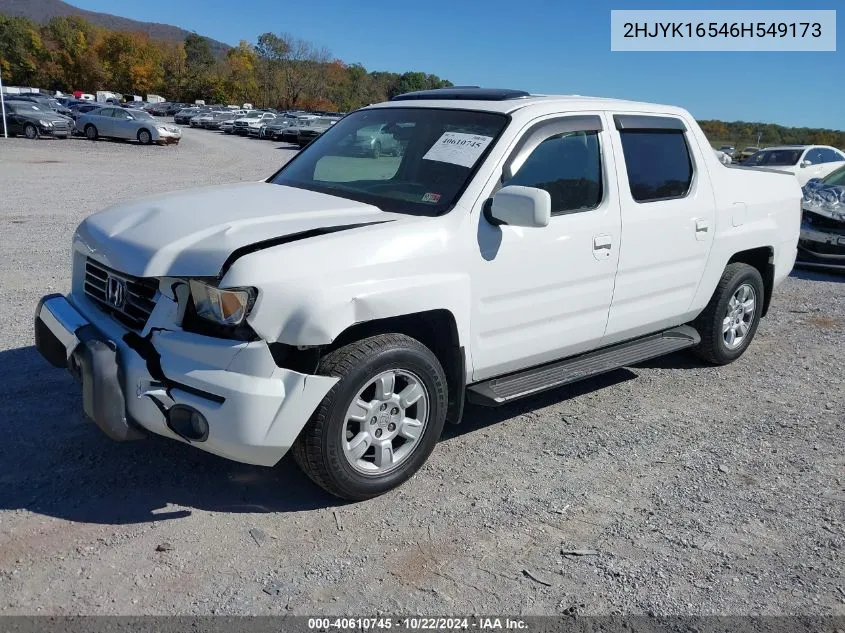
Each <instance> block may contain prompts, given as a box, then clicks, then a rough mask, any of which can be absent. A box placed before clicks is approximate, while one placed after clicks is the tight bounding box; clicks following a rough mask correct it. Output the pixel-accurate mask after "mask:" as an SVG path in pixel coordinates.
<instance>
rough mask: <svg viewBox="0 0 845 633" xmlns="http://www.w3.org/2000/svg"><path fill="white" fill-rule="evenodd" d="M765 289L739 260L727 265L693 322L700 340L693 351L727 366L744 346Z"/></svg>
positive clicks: (754, 326) (753, 330) (757, 321)
mask: <svg viewBox="0 0 845 633" xmlns="http://www.w3.org/2000/svg"><path fill="white" fill-rule="evenodd" d="M764 297H765V289H764V287H763V278H762V277H761V276H760V272H759V271H758V270H757V269H756V268H754V267H753V266H749V265H748V264H742V263H739V262H737V263H734V264H729V265H728V266H727V267H725V272H724V273H722V278H721V279H720V280H719V284H718V285H717V286H716V291H715V292H714V293H713V297H712V298H711V299H710V303H708V304H707V307H706V308H704V311H703V312H702V313H701V314H700V315H699V316H698V318H697V319H696V320H695V321H694V322H693V327H695V329H696V330H698V333H699V334H701V343H699V344H698V345H697V346H696V347H695V348H694V349H693V351H694V352H695V354H696V355H698V356H699V357H700V358H702V359H703V360H706V361H707V362H709V363H713V364H714V365H727V364H728V363H731V362H733V361H735V360H736V359H737V358H739V357H740V356H742V354H743V352H745V350H746V349H748V346H749V345H750V344H751V341H752V339H753V338H754V334H755V333H756V332H757V326H758V325H759V324H760V315H761V312H762V309H763V299H764Z"/></svg>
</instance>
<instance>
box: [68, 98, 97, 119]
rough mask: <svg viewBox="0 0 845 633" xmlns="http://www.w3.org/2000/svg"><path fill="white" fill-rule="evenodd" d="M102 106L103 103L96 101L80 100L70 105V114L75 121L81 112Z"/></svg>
mask: <svg viewBox="0 0 845 633" xmlns="http://www.w3.org/2000/svg"><path fill="white" fill-rule="evenodd" d="M102 107H103V104H102V103H97V102H96V101H82V102H80V103H75V104H73V105H72V106H71V108H70V116H71V118H72V119H73V120H74V121H76V120H77V119H78V118H79V117H81V116H82V115H83V114H85V113H87V112H91V111H92V110H96V109H98V108H102Z"/></svg>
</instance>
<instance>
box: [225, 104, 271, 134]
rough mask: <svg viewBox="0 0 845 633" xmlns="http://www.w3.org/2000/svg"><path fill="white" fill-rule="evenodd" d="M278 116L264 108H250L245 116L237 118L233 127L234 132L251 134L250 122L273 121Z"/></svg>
mask: <svg viewBox="0 0 845 633" xmlns="http://www.w3.org/2000/svg"><path fill="white" fill-rule="evenodd" d="M275 118H276V115H275V114H273V113H271V112H265V111H263V110H250V111H249V112H247V113H246V114H245V115H244V116H242V117H240V118H237V119H235V123H234V126H233V128H232V132H234V133H235V134H243V135H246V134H249V124H250V123H258V122H260V121H272V120H273V119H275Z"/></svg>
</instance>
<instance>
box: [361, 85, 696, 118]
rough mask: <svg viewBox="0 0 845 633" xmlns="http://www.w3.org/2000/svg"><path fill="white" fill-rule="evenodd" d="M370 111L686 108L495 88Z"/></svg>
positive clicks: (409, 99)
mask: <svg viewBox="0 0 845 633" xmlns="http://www.w3.org/2000/svg"><path fill="white" fill-rule="evenodd" d="M369 107H373V108H375V107H378V108H390V107H415V108H459V109H461V110H482V111H486V112H501V113H504V114H510V113H512V112H515V111H517V110H522V109H526V108H532V109H542V110H546V109H548V110H560V111H568V112H572V111H580V110H607V109H620V110H628V111H633V112H662V113H665V114H676V115H679V114H684V113H685V110H683V109H682V108H678V107H674V106H667V105H659V104H655V103H644V102H638V101H626V100H623V99H611V98H606V97H585V96H582V95H539V94H530V93H528V92H524V91H521V90H510V89H491V88H476V87H465V88H464V87H462V88H440V89H436V90H421V91H419V92H411V93H406V94H403V95H397V96H396V97H394V98H393V99H391V100H390V101H388V102H385V103H377V104H373V105H371V106H369Z"/></svg>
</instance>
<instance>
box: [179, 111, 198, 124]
mask: <svg viewBox="0 0 845 633" xmlns="http://www.w3.org/2000/svg"><path fill="white" fill-rule="evenodd" d="M200 113H201V112H200V109H199V108H183V109H182V110H179V112H177V113H176V114H175V115H173V121H174V122H175V123H176V124H178V125H187V124H188V123H189V122H190V121H191V118H192V117H195V116H196V115H198V114H200Z"/></svg>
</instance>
